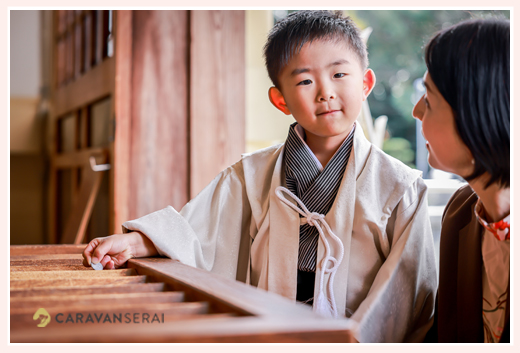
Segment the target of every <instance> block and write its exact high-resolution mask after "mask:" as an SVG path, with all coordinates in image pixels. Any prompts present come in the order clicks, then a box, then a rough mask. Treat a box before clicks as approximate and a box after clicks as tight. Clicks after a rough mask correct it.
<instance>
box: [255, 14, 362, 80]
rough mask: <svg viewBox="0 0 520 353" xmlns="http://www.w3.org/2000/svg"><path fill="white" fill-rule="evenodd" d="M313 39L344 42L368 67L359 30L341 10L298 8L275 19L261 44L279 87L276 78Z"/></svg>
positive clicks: (270, 71) (273, 77)
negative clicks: (304, 9)
mask: <svg viewBox="0 0 520 353" xmlns="http://www.w3.org/2000/svg"><path fill="white" fill-rule="evenodd" d="M316 39H327V40H336V41H338V42H339V41H345V42H347V44H348V45H349V47H350V48H351V49H352V50H353V51H354V52H355V53H356V54H357V55H358V57H359V60H360V62H361V66H362V69H366V68H367V67H368V53H367V48H366V45H365V43H364V42H363V40H362V39H361V36H360V31H359V29H358V28H357V26H356V25H355V24H354V22H353V21H352V19H351V18H350V17H348V16H347V17H344V16H343V14H342V12H341V11H335V12H331V11H298V12H294V13H291V14H289V15H288V16H287V17H285V18H283V19H282V20H280V21H279V22H277V23H276V24H275V25H274V27H273V28H272V29H271V31H270V32H269V36H268V38H267V43H266V44H265V46H264V56H265V65H266V67H267V72H268V73H269V77H270V78H271V81H273V84H274V85H275V86H276V87H277V88H280V82H279V80H278V77H279V75H280V73H281V72H282V70H283V69H284V67H285V66H286V65H287V64H288V63H289V61H290V60H291V58H292V57H293V56H294V55H295V54H297V53H298V52H299V51H300V50H301V48H302V47H303V45H304V44H305V43H307V42H312V41H313V40H316Z"/></svg>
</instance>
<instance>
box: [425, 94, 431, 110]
mask: <svg viewBox="0 0 520 353" xmlns="http://www.w3.org/2000/svg"><path fill="white" fill-rule="evenodd" d="M424 105H426V107H427V108H429V107H430V102H428V98H426V96H425V97H424Z"/></svg>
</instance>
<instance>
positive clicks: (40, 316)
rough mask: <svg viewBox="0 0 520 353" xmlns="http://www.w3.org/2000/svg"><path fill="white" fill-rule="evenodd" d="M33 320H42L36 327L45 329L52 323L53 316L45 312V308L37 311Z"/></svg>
mask: <svg viewBox="0 0 520 353" xmlns="http://www.w3.org/2000/svg"><path fill="white" fill-rule="evenodd" d="M33 320H40V323H39V324H38V325H36V326H38V327H45V326H47V325H48V324H49V322H51V316H50V315H49V313H48V312H47V310H45V309H44V308H40V309H38V310H36V312H35V313H34V315H33Z"/></svg>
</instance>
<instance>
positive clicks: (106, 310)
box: [10, 302, 208, 329]
mask: <svg viewBox="0 0 520 353" xmlns="http://www.w3.org/2000/svg"><path fill="white" fill-rule="evenodd" d="M36 310H38V309H36ZM46 310H47V312H48V313H49V314H50V316H51V325H52V326H51V325H49V326H47V327H46V328H47V329H50V328H51V327H53V326H54V328H56V327H59V326H61V325H59V323H58V322H56V317H57V315H58V314H60V313H61V314H63V315H61V316H59V317H58V320H60V321H65V320H66V319H67V317H68V315H69V314H71V315H72V317H74V318H75V317H76V315H77V314H78V313H80V314H82V315H83V317H84V318H86V317H87V316H88V314H91V315H92V316H93V315H94V314H97V315H98V317H101V316H102V317H106V316H107V315H108V316H109V318H111V319H112V318H113V315H112V314H123V315H122V316H123V317H124V314H127V313H128V314H138V315H139V316H141V317H142V314H143V313H147V314H149V317H150V319H152V318H153V316H154V314H157V316H158V317H159V318H160V320H161V321H162V318H163V315H164V321H165V322H166V320H168V321H174V320H178V319H180V318H183V317H185V316H194V315H206V314H208V303H203V302H197V303H157V304H156V303H144V304H143V303H140V304H133V305H99V306H97V307H95V308H92V307H89V306H82V305H73V306H68V307H62V308H49V309H47V308H46ZM35 312H36V311H35V310H34V308H19V309H11V315H10V318H11V322H14V323H16V324H15V325H13V326H15V327H16V326H18V327H20V326H29V325H30V324H33V325H34V320H33V318H32V315H33V314H34V313H35ZM53 321H54V322H53Z"/></svg>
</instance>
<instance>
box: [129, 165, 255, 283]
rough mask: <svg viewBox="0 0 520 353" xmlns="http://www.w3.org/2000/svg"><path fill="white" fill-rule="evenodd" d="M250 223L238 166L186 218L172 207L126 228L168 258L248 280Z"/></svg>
mask: <svg viewBox="0 0 520 353" xmlns="http://www.w3.org/2000/svg"><path fill="white" fill-rule="evenodd" d="M250 218H251V209H250V206H249V202H248V200H247V195H246V192H245V182H244V174H243V169H242V163H241V162H238V163H236V164H235V165H233V166H231V167H229V168H227V169H226V170H224V171H223V172H222V173H220V174H219V175H218V176H217V177H216V178H215V179H213V181H211V183H210V184H209V185H208V186H206V187H205V188H204V189H203V190H202V191H201V192H200V193H199V194H198V195H197V196H196V197H195V198H193V199H192V200H191V201H190V202H188V203H187V204H186V205H185V206H184V207H183V208H182V210H181V211H180V212H177V211H176V210H175V209H174V208H173V207H171V206H168V207H166V208H164V209H162V210H159V211H156V212H153V213H150V214H148V215H146V216H143V217H141V218H138V219H136V220H132V221H128V222H125V223H124V224H123V227H124V228H126V229H128V230H130V231H140V232H141V233H143V234H145V235H146V236H147V237H148V238H149V239H150V240H151V241H152V242H153V243H154V245H155V247H156V248H157V250H158V252H159V254H161V255H163V256H167V257H169V258H171V259H174V260H178V261H180V262H182V263H184V264H186V265H190V266H193V267H197V268H200V269H204V270H207V271H211V272H214V273H218V274H220V275H224V276H225V277H228V278H232V279H235V278H236V279H239V280H245V273H244V271H245V270H246V269H245V268H244V267H247V260H248V259H249V253H248V251H249V250H248V245H249V244H250V236H249V224H250ZM239 277H244V278H239Z"/></svg>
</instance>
